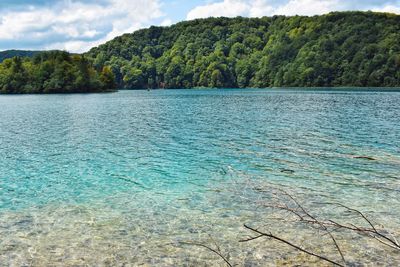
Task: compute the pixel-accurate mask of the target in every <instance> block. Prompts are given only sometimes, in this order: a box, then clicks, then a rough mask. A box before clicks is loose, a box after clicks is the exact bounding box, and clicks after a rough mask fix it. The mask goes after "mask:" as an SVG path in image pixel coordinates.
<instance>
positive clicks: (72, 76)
mask: <svg viewBox="0 0 400 267" xmlns="http://www.w3.org/2000/svg"><path fill="white" fill-rule="evenodd" d="M114 87H115V80H114V74H113V73H112V71H111V69H110V68H109V67H107V66H103V67H102V68H101V69H98V70H97V69H95V68H94V67H93V65H92V63H91V61H90V60H89V59H87V58H86V57H85V56H84V55H71V54H69V53H67V52H63V51H48V52H42V53H38V54H35V55H34V56H33V57H19V56H16V57H13V58H10V59H5V60H4V61H3V62H2V63H1V64H0V93H3V94H21V93H86V92H102V91H105V90H109V89H112V88H114Z"/></svg>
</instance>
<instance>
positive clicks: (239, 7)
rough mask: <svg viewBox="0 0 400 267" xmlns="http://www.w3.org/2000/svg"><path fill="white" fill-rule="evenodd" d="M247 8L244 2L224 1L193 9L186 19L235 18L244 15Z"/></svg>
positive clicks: (237, 0) (235, 0)
mask: <svg viewBox="0 0 400 267" xmlns="http://www.w3.org/2000/svg"><path fill="white" fill-rule="evenodd" d="M248 8H249V5H248V3H246V2H245V1H241V0H224V1H223V2H217V3H211V4H208V5H204V6H198V7H195V8H194V9H192V10H191V11H190V12H189V13H188V15H187V18H188V19H195V18H206V17H221V16H223V17H236V16H240V15H243V14H245V13H246V12H247V11H248Z"/></svg>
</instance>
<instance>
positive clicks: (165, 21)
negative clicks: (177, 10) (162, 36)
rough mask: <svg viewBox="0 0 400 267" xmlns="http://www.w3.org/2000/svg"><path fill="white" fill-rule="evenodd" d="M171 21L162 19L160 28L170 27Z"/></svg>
mask: <svg viewBox="0 0 400 267" xmlns="http://www.w3.org/2000/svg"><path fill="white" fill-rule="evenodd" d="M172 23H173V22H172V20H171V19H164V20H163V21H162V22H161V24H160V25H161V26H164V27H166V26H171V25H172Z"/></svg>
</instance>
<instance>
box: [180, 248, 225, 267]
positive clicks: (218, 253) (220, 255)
mask: <svg viewBox="0 0 400 267" xmlns="http://www.w3.org/2000/svg"><path fill="white" fill-rule="evenodd" d="M179 243H180V244H182V245H190V246H198V247H203V248H206V249H208V250H209V251H211V252H213V253H214V254H216V255H218V256H219V257H220V258H221V259H223V260H224V262H225V263H226V264H227V265H228V266H229V267H233V265H232V264H231V263H230V262H229V261H228V259H227V258H226V257H225V256H224V255H222V253H221V252H220V251H219V248H217V249H213V248H211V247H209V246H207V245H204V244H201V243H195V242H179Z"/></svg>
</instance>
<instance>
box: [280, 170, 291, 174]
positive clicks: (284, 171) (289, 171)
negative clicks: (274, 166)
mask: <svg viewBox="0 0 400 267" xmlns="http://www.w3.org/2000/svg"><path fill="white" fill-rule="evenodd" d="M281 172H282V173H288V174H293V173H294V170H290V169H281Z"/></svg>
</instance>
